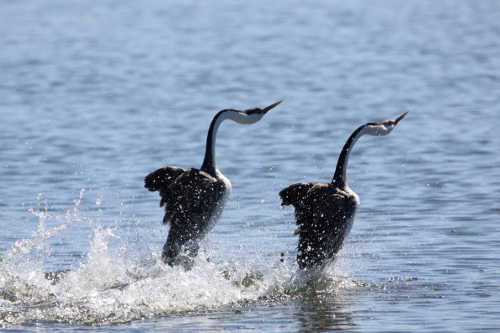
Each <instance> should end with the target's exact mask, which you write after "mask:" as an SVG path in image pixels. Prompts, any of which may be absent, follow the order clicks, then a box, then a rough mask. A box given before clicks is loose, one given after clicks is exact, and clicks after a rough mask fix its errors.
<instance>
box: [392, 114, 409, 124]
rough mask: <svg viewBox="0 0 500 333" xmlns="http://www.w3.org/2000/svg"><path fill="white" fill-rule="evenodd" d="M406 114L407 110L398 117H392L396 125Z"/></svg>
mask: <svg viewBox="0 0 500 333" xmlns="http://www.w3.org/2000/svg"><path fill="white" fill-rule="evenodd" d="M407 114H408V112H405V113H403V114H402V115H400V116H399V117H397V118H396V119H394V122H395V123H396V125H397V124H398V123H399V122H400V121H401V120H402V119H403V118H404V117H406V115H407Z"/></svg>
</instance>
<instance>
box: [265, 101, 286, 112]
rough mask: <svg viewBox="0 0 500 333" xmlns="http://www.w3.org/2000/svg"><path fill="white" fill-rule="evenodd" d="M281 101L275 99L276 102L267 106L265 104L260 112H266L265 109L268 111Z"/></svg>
mask: <svg viewBox="0 0 500 333" xmlns="http://www.w3.org/2000/svg"><path fill="white" fill-rule="evenodd" d="M281 102H283V101H277V102H276V103H274V104H271V105H269V106H266V107H265V108H263V109H262V112H264V113H266V112H267V111H269V110H271V109H273V108H274V107H275V106H277V105H279V104H281Z"/></svg>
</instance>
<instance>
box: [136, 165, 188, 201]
mask: <svg viewBox="0 0 500 333" xmlns="http://www.w3.org/2000/svg"><path fill="white" fill-rule="evenodd" d="M183 172H184V169H181V168H178V167H175V166H168V167H165V168H161V169H158V170H156V171H153V172H151V173H150V174H149V175H147V176H146V177H145V178H144V187H145V188H147V189H148V190H149V191H151V192H156V191H158V192H160V196H161V201H160V207H161V206H163V205H164V204H165V203H166V201H167V200H168V197H169V186H170V185H171V184H172V183H173V182H174V181H175V180H176V179H177V177H179V176H180V175H181V174H182V173H183Z"/></svg>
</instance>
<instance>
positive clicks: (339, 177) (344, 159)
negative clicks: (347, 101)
mask: <svg viewBox="0 0 500 333" xmlns="http://www.w3.org/2000/svg"><path fill="white" fill-rule="evenodd" d="M407 114H408V112H406V113H403V114H402V115H400V116H399V117H397V118H395V119H389V120H383V121H379V122H373V123H367V124H364V125H362V126H360V127H358V128H357V129H356V130H355V131H354V132H353V133H352V134H351V136H349V138H348V139H347V141H346V143H345V144H344V147H343V148H342V151H341V153H340V156H339V159H338V161H337V167H336V168H335V174H334V176H333V179H332V184H333V185H335V186H337V187H339V188H345V187H346V186H347V175H346V173H347V166H348V163H349V155H350V153H351V151H352V149H353V148H354V145H355V144H356V142H357V141H358V140H359V139H360V138H361V137H362V136H363V135H371V136H384V135H388V134H389V133H391V131H392V130H393V129H394V127H396V125H397V124H398V122H399V121H400V120H401V119H403V118H404V117H406V115H407Z"/></svg>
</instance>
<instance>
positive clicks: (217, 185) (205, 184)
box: [164, 169, 226, 223]
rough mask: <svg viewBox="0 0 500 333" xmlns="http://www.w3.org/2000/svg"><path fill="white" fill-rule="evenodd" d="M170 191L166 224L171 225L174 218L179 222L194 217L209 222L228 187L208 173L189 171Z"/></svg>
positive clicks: (170, 187) (176, 181)
mask: <svg viewBox="0 0 500 333" xmlns="http://www.w3.org/2000/svg"><path fill="white" fill-rule="evenodd" d="M168 190H169V198H168V200H167V207H166V209H167V214H166V215H165V219H164V223H169V222H170V221H171V220H172V219H173V218H174V217H175V219H176V220H178V221H188V220H190V218H191V217H192V216H199V217H202V218H203V219H207V221H208V219H209V218H210V217H211V216H212V214H213V212H214V210H215V209H216V207H217V204H218V202H219V201H220V200H222V199H223V196H224V193H225V191H226V187H225V185H224V182H222V181H221V180H219V179H217V178H215V177H212V176H211V175H209V174H208V173H206V172H203V171H200V170H197V169H188V170H186V172H184V173H182V174H181V175H180V176H179V177H178V178H177V179H176V180H175V182H174V183H172V184H171V185H170V186H169V188H168Z"/></svg>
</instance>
